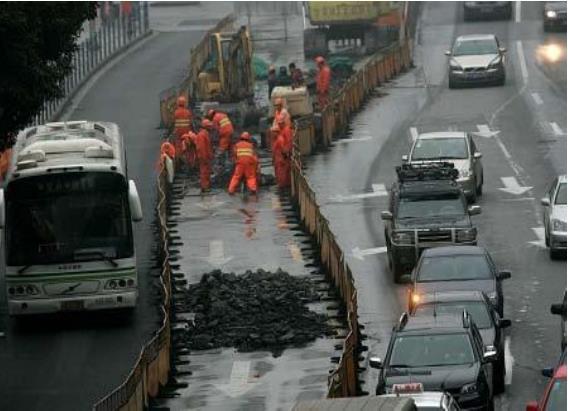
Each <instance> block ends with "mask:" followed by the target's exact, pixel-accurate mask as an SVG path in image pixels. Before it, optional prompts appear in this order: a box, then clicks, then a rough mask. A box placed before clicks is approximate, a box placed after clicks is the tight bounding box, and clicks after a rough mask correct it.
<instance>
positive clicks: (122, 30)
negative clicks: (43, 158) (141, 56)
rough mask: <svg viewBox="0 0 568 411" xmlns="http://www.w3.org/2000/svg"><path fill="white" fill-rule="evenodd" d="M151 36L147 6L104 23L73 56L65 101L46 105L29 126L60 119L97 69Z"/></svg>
mask: <svg viewBox="0 0 568 411" xmlns="http://www.w3.org/2000/svg"><path fill="white" fill-rule="evenodd" d="M149 32H150V25H149V19H148V3H146V2H140V5H139V7H136V8H133V9H132V12H131V13H130V14H129V15H119V16H116V17H115V18H110V19H106V20H104V21H103V23H102V24H101V25H100V27H99V28H98V30H96V31H94V32H93V33H91V34H90V35H89V36H87V37H86V38H85V39H84V40H83V41H81V42H80V43H79V44H78V48H77V50H75V52H74V53H73V57H72V69H71V72H70V73H69V74H68V75H67V76H66V77H65V78H64V79H63V81H62V82H61V87H62V89H63V97H61V98H58V99H54V100H49V101H46V102H45V103H44V104H43V107H42V109H41V110H40V112H39V113H38V114H37V115H36V116H35V117H34V118H33V120H32V122H31V124H30V125H38V124H43V123H46V122H49V121H52V120H54V119H55V118H56V117H58V116H59V115H60V114H61V112H62V110H63V109H64V108H65V106H66V104H67V103H68V101H69V100H70V98H72V97H73V95H74V93H75V92H76V90H78V88H79V87H80V86H81V85H83V84H84V83H85V81H87V80H88V79H89V78H90V77H91V76H92V75H93V73H95V72H96V71H97V69H99V68H100V67H101V66H103V65H104V64H105V63H106V62H107V61H108V60H110V59H111V58H113V57H114V56H115V55H117V54H118V53H120V52H122V51H123V50H124V49H126V48H128V47H129V46H130V45H132V44H133V43H134V42H135V41H136V40H138V39H140V38H141V37H143V36H145V35H147V34H149Z"/></svg>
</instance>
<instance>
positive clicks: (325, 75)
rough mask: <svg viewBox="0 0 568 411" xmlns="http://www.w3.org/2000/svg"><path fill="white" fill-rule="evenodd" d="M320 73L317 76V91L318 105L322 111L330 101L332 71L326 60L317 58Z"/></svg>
mask: <svg viewBox="0 0 568 411" xmlns="http://www.w3.org/2000/svg"><path fill="white" fill-rule="evenodd" d="M316 64H317V66H318V73H317V76H316V91H317V94H318V104H319V108H320V110H322V109H323V108H324V107H325V106H327V103H328V101H329V85H330V83H331V70H330V68H329V66H328V65H327V63H326V62H325V59H324V58H323V57H321V56H319V57H317V58H316Z"/></svg>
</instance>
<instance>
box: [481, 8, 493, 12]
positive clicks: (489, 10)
mask: <svg viewBox="0 0 568 411" xmlns="http://www.w3.org/2000/svg"><path fill="white" fill-rule="evenodd" d="M481 12H482V13H491V12H493V9H492V8H491V7H482V8H481Z"/></svg>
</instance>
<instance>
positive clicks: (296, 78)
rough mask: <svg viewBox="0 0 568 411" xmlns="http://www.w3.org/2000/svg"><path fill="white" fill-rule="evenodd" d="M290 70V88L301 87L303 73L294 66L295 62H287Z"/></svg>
mask: <svg viewBox="0 0 568 411" xmlns="http://www.w3.org/2000/svg"><path fill="white" fill-rule="evenodd" d="M288 69H289V70H290V77H292V89H295V88H298V87H302V86H303V85H304V73H302V70H300V69H299V68H297V67H296V63H294V62H292V63H290V64H288Z"/></svg>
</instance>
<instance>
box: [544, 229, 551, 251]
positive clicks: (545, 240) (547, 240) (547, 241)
mask: <svg viewBox="0 0 568 411" xmlns="http://www.w3.org/2000/svg"><path fill="white" fill-rule="evenodd" d="M544 243H545V244H546V246H547V247H550V237H549V236H548V229H547V228H546V224H545V225H544Z"/></svg>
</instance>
